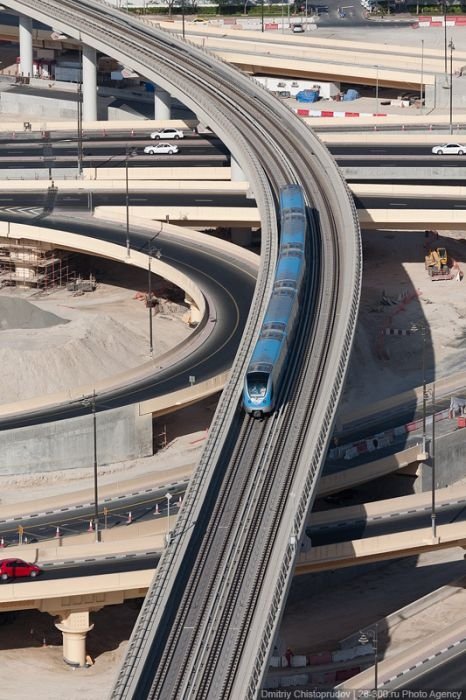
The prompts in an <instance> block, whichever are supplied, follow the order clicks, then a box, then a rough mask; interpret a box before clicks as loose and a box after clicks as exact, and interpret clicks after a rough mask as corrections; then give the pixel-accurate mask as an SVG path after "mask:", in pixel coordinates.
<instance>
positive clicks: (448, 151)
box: [432, 143, 466, 156]
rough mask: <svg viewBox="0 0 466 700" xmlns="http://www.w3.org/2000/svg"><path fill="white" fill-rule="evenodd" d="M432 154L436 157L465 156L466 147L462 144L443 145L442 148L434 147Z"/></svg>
mask: <svg viewBox="0 0 466 700" xmlns="http://www.w3.org/2000/svg"><path fill="white" fill-rule="evenodd" d="M432 153H433V154H434V155H436V156H443V155H447V156H464V155H465V153H466V146H463V145H462V144H461V143H443V144H441V145H440V146H434V147H433V149H432Z"/></svg>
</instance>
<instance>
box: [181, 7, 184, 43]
mask: <svg viewBox="0 0 466 700" xmlns="http://www.w3.org/2000/svg"><path fill="white" fill-rule="evenodd" d="M181 34H182V36H183V39H184V38H185V26H184V0H181Z"/></svg>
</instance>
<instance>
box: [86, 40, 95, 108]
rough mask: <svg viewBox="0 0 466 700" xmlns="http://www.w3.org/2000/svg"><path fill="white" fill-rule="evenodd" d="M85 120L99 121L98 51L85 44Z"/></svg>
mask: <svg viewBox="0 0 466 700" xmlns="http://www.w3.org/2000/svg"><path fill="white" fill-rule="evenodd" d="M83 121H84V122H95V121H97V52H96V50H95V49H94V48H92V46H87V45H86V44H83Z"/></svg>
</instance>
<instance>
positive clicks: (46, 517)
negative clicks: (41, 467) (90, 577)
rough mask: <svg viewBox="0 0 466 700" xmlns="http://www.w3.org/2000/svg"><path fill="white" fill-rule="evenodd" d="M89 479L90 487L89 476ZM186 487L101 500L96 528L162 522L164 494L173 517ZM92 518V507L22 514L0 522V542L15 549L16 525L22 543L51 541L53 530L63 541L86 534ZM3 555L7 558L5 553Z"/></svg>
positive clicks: (165, 512) (182, 484)
mask: <svg viewBox="0 0 466 700" xmlns="http://www.w3.org/2000/svg"><path fill="white" fill-rule="evenodd" d="M89 477H90V478H89V485H90V483H91V481H90V480H91V474H89ZM186 487H187V480H183V481H180V482H177V483H176V484H175V485H173V484H170V485H169V486H159V487H156V488H152V489H145V490H144V491H140V492H136V493H128V494H123V493H122V494H121V495H119V496H115V497H112V498H103V499H102V500H100V501H99V528H100V529H101V530H103V529H105V530H107V529H108V530H110V529H113V528H115V527H127V526H128V525H130V524H131V523H135V522H141V521H145V520H154V519H157V518H166V517H167V515H168V501H167V498H166V494H167V493H168V492H169V493H170V494H171V500H170V514H171V515H176V514H177V513H178V510H179V499H180V498H181V499H183V497H184V493H185V491H186ZM156 511H157V512H156ZM94 514H95V508H94V504H93V503H83V504H80V505H75V506H69V507H61V508H57V509H56V510H54V511H47V512H46V513H30V514H26V513H25V514H24V516H23V517H21V518H19V517H16V518H12V519H9V520H2V521H0V538H2V539H3V541H4V544H5V546H6V547H8V545H17V544H18V543H19V533H18V526H19V525H21V527H22V528H23V541H24V538H27V541H28V542H29V543H31V542H41V541H43V540H51V539H53V538H54V537H56V536H57V528H58V536H61V537H64V538H66V537H69V536H72V535H80V534H82V533H84V532H87V531H88V530H89V523H90V522H91V521H93V520H94ZM130 514H131V515H130ZM4 554H5V556H7V551H6V552H4Z"/></svg>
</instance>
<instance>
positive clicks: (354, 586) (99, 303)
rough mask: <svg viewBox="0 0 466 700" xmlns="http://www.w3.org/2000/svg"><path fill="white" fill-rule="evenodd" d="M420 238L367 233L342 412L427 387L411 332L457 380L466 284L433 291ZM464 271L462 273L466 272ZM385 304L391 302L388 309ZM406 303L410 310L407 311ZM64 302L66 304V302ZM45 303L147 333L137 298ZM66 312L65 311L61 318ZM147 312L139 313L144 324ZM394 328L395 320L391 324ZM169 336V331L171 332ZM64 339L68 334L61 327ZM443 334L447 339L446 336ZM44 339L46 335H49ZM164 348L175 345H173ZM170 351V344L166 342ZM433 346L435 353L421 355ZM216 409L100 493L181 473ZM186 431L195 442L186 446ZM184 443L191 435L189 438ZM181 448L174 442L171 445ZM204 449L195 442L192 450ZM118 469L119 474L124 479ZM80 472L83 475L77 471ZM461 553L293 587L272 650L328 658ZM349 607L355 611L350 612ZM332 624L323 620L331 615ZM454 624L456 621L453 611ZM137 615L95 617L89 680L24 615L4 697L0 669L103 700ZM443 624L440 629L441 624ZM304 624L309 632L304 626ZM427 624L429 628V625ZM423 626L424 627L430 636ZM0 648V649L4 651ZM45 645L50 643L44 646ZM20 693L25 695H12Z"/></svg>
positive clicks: (457, 248)
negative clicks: (123, 482)
mask: <svg viewBox="0 0 466 700" xmlns="http://www.w3.org/2000/svg"><path fill="white" fill-rule="evenodd" d="M426 243H428V241H427V240H426V239H425V235H424V232H396V231H375V232H372V231H371V232H366V233H364V234H363V244H364V282H363V291H362V300H361V312H360V319H359V327H358V333H357V340H356V346H355V352H354V354H353V359H352V363H351V367H350V372H349V378H348V382H347V387H346V391H345V403H346V404H348V403H350V402H351V403H352V404H353V405H358V404H359V403H360V402H362V401H367V400H368V397H371V400H375V399H379V398H383V397H384V396H388V395H391V394H394V393H396V392H397V391H401V390H405V389H409V388H410V387H413V386H417V385H419V384H420V383H421V381H422V374H421V373H422V362H421V360H420V358H421V355H422V349H423V344H424V341H423V336H422V333H421V332H420V331H419V330H418V328H419V327H420V326H421V324H423V323H424V324H425V325H426V336H425V337H426V348H425V353H426V355H425V357H426V367H427V369H430V371H433V369H432V368H433V366H434V365H433V362H434V359H435V363H436V371H437V372H438V374H439V375H442V374H447V373H450V372H453V371H455V370H459V369H463V368H464V363H463V355H462V353H459V352H458V350H459V349H461V348H462V346H463V342H464V341H463V336H464V333H465V322H464V321H463V318H464V317H465V312H466V302H465V292H464V284H466V281H464V282H461V283H459V282H457V281H456V280H451V281H442V282H435V283H434V282H431V281H430V279H429V277H428V275H427V273H426V270H425V269H424V263H423V260H424V254H425V244H426ZM437 245H445V246H446V247H447V250H448V251H449V253H450V255H453V256H454V257H455V259H456V260H458V261H459V264H460V266H461V265H462V261H463V260H464V250H465V248H464V245H465V237H464V235H463V234H461V233H457V232H446V233H445V234H444V235H443V236H442V237H441V238H440V240H439V241H438V242H437ZM464 267H466V265H464ZM384 299H385V300H389V302H390V301H391V302H393V303H389V302H386V301H385V302H384ZM403 300H404V302H405V303H403ZM65 301H66V302H67V303H66V304H65V303H64V302H65ZM45 302H46V303H45V305H44V304H43V302H42V301H41V302H40V304H41V308H47V311H51V312H53V313H55V314H57V315H59V316H62V317H63V316H64V315H65V312H66V313H67V314H68V317H69V316H73V314H75V313H77V312H78V310H77V309H76V308H75V307H76V305H79V306H80V311H81V313H84V314H86V313H89V314H94V313H96V309H97V310H98V309H100V310H101V311H102V312H103V313H105V314H106V315H107V314H108V315H109V314H110V312H111V311H112V313H114V314H115V315H116V316H117V318H118V319H119V322H120V323H123V322H124V323H126V324H127V329H129V328H134V329H135V331H136V333H137V332H138V320H137V319H138V318H139V316H142V318H141V328H142V331H143V330H144V317H145V311H146V310H145V308H144V307H143V304H141V302H137V301H135V300H134V299H133V292H132V291H127V290H126V291H124V292H123V291H122V290H115V289H103V290H101V291H100V292H99V296H86V297H84V298H80V299H78V300H75V299H72V298H71V299H67V300H66V299H59V298H57V297H54V298H53V299H51V300H45ZM64 306H66V307H68V306H70V307H71V309H69V308H66V309H64V308H63V307H64ZM141 309H142V313H141ZM390 319H391V321H390ZM169 323H170V326H169V328H173V327H174V325H173V322H171V321H170V322H169ZM387 324H388V325H390V324H391V327H392V328H396V329H400V330H409V331H410V333H411V334H410V335H402V336H384V338H383V340H384V343H383V345H380V343H378V342H377V337H378V331H379V330H380V328H383V327H385V326H387ZM65 328H66V327H65ZM446 329H448V332H446ZM45 330H48V329H45ZM169 338H171V336H169ZM170 342H171V340H170ZM430 343H432V348H433V351H432V352H428V349H427V348H428V347H430ZM214 410H215V400H211V401H210V402H206V403H205V404H204V405H203V406H202V407H201V408H197V407H194V408H191V409H189V410H188V411H187V412H186V413H184V414H183V416H182V417H181V418H180V420H179V421H177V420H176V419H171V420H169V421H168V425H165V424H164V425H163V426H162V425H161V426H159V428H158V429H159V430H160V431H162V430H166V431H167V433H168V435H169V442H170V441H171V440H173V442H172V444H171V445H170V446H169V447H168V448H167V449H166V450H161V451H160V452H159V453H158V455H157V456H155V457H154V458H148V459H147V460H139V461H137V462H132V463H131V464H127V465H113V466H112V465H110V466H109V467H108V468H106V469H104V470H102V473H101V474H100V475H99V478H100V479H101V483H102V484H103V483H109V482H111V481H112V480H113V481H114V480H115V478H116V479H120V478H121V479H123V478H129V477H133V476H138V475H140V474H144V473H145V472H147V470H149V469H150V470H154V469H155V471H156V470H157V469H158V468H166V466H167V465H170V467H176V466H178V465H179V464H182V463H183V462H184V463H186V462H190V463H194V462H195V461H196V460H197V458H198V457H199V454H200V449H202V444H203V437H205V431H204V428H207V427H208V424H209V421H210V419H211V417H212V415H213V411H214ZM190 430H193V431H194V430H197V431H199V432H197V433H193V434H192V435H189V431H190ZM183 433H187V434H186V435H185V436H184V437H183V436H182V434H183ZM173 438H176V439H173ZM198 441H199V442H198ZM122 467H123V471H122ZM77 471H80V470H77ZM75 476H76V477H77V479H74V478H72V477H71V478H70V480H68V482H63V480H62V477H61V475H59V474H56V475H54V474H50V475H46V476H45V478H42V477H40V478H39V477H38V479H37V480H36V482H35V484H34V493H35V494H36V496H37V497H41V496H44V495H45V494H47V495H50V494H51V493H58V492H61V491H63V490H64V489H67V490H73V489H74V488H75V487H76V484H77V483H79V484H80V486H81V487H82V482H80V478H82V476H83V475H80V474H78V473H77V474H76V475H75ZM32 478H33V477H29V481H28V478H27V477H23V479H22V480H20V479H16V480H15V479H11V478H10V479H8V480H5V482H4V484H3V489H2V500H4V502H8V503H12V502H19V501H20V500H22V499H25V498H26V494H27V495H28V496H27V497H28V498H30V494H31V481H30V480H31V479H32ZM464 570H465V564H464V560H463V551H462V550H461V549H452V550H448V551H446V552H437V553H433V554H426V555H422V556H421V557H419V558H418V559H415V558H410V559H405V560H398V561H395V562H390V563H387V564H384V565H382V566H381V567H380V568H377V569H373V570H369V571H364V570H361V571H360V572H359V573H358V570H357V569H353V570H348V571H343V572H332V573H331V574H327V579H326V580H325V582H323V583H322V582H321V585H320V590H316V593H315V594H311V590H312V589H313V586H317V587H318V588H319V581H318V580H317V579H314V580H313V581H309V579H308V578H307V577H303V578H300V579H295V582H294V583H293V588H292V592H291V595H290V598H289V602H288V604H287V608H286V612H285V616H284V619H283V623H282V627H281V632H280V637H279V645H280V647H283V648H284V649H286V648H288V647H289V648H291V649H293V651H294V652H295V653H300V652H301V651H302V652H304V653H309V652H311V651H324V650H328V649H334V648H335V647H336V646H337V643H338V641H339V640H340V639H341V638H343V637H345V636H347V635H348V634H350V633H352V632H353V631H354V630H355V626H357V625H360V626H361V625H364V624H370V623H371V622H373V621H374V620H376V619H380V618H382V617H383V616H384V615H387V614H389V613H390V612H392V611H394V610H396V609H398V608H399V607H402V606H403V605H406V604H407V603H408V602H411V601H412V600H416V599H417V598H418V597H420V596H422V595H425V594H426V593H428V592H429V591H431V590H434V589H435V588H437V587H439V586H441V585H444V584H447V583H448V582H449V581H451V580H452V579H454V578H455V577H457V576H459V575H461V574H462V573H464ZM348 600H351V606H348ZM329 605H330V606H331V607H332V610H333V611H334V614H333V615H332V616H331V617H330V618H329V616H328V615H327V613H326V610H327V609H328V606H329ZM452 614H455V612H453V613H452ZM136 616H137V609H135V605H134V603H128V604H125V605H122V606H116V607H115V608H106V609H104V610H101V611H99V612H97V613H94V614H93V615H92V621H93V622H94V624H95V627H94V630H93V631H92V632H91V633H90V634H89V636H88V651H89V654H90V655H91V656H92V657H93V658H94V659H95V665H94V666H92V667H91V668H87V669H77V670H73V669H71V668H69V667H67V666H66V665H65V664H64V663H63V660H62V647H61V640H60V635H59V633H58V631H57V630H56V629H55V627H54V621H53V619H52V618H51V617H50V616H49V615H47V614H45V613H39V612H38V611H24V612H21V613H19V614H18V616H17V617H16V619H15V620H12V621H11V622H10V623H9V624H8V625H5V626H4V627H3V630H2V634H0V680H1V682H2V687H3V688H4V690H5V692H8V695H12V694H14V695H15V697H18V698H22V697H24V698H28V697H29V693H28V692H25V694H24V695H23V696H22V695H21V694H19V695H18V690H19V684H18V680H17V675H16V674H14V673H11V671H10V670H8V672H4V671H2V670H1V669H6V668H8V669H11V668H17V669H18V671H19V672H20V674H21V685H22V686H24V687H25V688H30V687H32V684H34V682H35V679H36V678H37V677H40V684H37V685H35V686H34V687H35V698H37V700H54V699H55V698H57V700H58V698H61V696H62V693H63V690H62V689H63V687H64V686H65V684H66V688H67V691H66V692H67V696H68V698H69V700H78V698H79V699H80V700H81V698H83V697H85V698H86V700H101V699H102V698H105V697H107V695H108V693H109V690H110V688H111V686H112V682H113V678H114V676H115V674H116V673H117V670H118V667H119V664H120V663H121V660H122V658H123V654H124V650H125V648H126V644H127V640H128V638H129V635H130V633H131V629H132V626H133V624H134V621H135V619H136ZM448 619H449V617H448V615H445V617H443V616H442V620H446V621H448ZM303 620H308V621H309V624H303ZM425 624H426V625H427V622H426V623H425ZM427 626H428V625H427ZM427 632H428V630H427V627H426V626H424V627H422V626H421V628H419V627H418V625H417V623H412V622H411V624H409V623H407V624H406V625H405V627H403V628H402V629H398V630H397V635H396V637H394V638H393V639H390V638H388V637H387V638H386V639H385V642H384V643H385V647H386V653H392V652H393V650H395V649H396V648H399V646H400V645H407V644H408V643H409V642H410V641H411V640H415V639H417V638H418V637H419V636H422V635H423V634H427ZM2 638H3V640H4V642H3V648H2V641H1V640H2ZM44 639H45V644H46V646H44ZM19 692H20V693H21V690H19Z"/></svg>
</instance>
